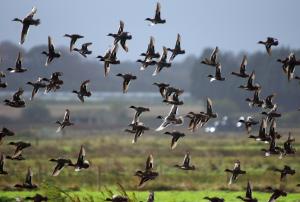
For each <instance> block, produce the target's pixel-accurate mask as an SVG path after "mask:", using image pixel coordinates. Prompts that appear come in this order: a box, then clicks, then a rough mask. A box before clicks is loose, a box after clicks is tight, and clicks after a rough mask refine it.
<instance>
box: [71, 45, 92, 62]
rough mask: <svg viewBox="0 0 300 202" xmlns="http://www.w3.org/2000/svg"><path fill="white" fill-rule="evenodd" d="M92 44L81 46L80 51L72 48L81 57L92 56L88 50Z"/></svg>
mask: <svg viewBox="0 0 300 202" xmlns="http://www.w3.org/2000/svg"><path fill="white" fill-rule="evenodd" d="M92 44H93V43H91V42H88V43H84V44H82V45H81V49H78V48H74V49H73V50H74V51H76V52H78V53H80V55H82V56H83V57H85V58H86V57H87V56H86V55H90V54H92V51H91V50H89V49H88V47H89V46H91V45H92Z"/></svg>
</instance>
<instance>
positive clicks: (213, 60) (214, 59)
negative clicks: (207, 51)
mask: <svg viewBox="0 0 300 202" xmlns="http://www.w3.org/2000/svg"><path fill="white" fill-rule="evenodd" d="M218 52H219V48H218V46H217V47H216V48H215V49H214V50H213V52H212V53H211V55H210V58H204V60H202V61H201V63H202V64H205V65H209V66H213V67H215V66H217V64H218V63H219V62H218Z"/></svg>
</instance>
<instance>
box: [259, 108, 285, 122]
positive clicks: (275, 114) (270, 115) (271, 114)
mask: <svg viewBox="0 0 300 202" xmlns="http://www.w3.org/2000/svg"><path fill="white" fill-rule="evenodd" d="M261 114H263V115H265V116H266V117H267V120H268V121H272V120H273V119H275V118H278V117H281V113H278V112H277V104H274V107H273V108H272V109H271V110H270V111H268V112H262V113H261Z"/></svg>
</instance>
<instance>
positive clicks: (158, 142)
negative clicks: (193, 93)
mask: <svg viewBox="0 0 300 202" xmlns="http://www.w3.org/2000/svg"><path fill="white" fill-rule="evenodd" d="M281 132H282V134H285V132H284V131H281ZM71 133H72V131H69V133H68V134H69V135H67V136H64V137H61V138H55V139H54V138H53V139H40V140H36V139H31V138H27V137H26V136H25V137H22V138H20V139H22V140H24V139H25V140H27V141H29V142H31V143H32V147H31V148H29V149H26V150H24V154H23V155H24V156H25V157H27V160H26V161H20V162H15V161H9V160H7V161H6V165H5V167H6V170H8V171H9V175H7V176H1V178H0V179H1V180H0V187H1V190H5V191H2V192H0V196H1V197H2V198H3V197H9V198H15V197H17V196H27V195H32V194H34V193H28V192H16V191H17V190H16V189H15V188H14V187H13V186H14V184H16V183H20V182H22V181H23V179H24V177H25V174H26V169H27V167H32V170H33V172H34V177H33V182H34V183H36V184H38V185H41V187H42V188H41V189H40V190H38V192H39V193H45V188H43V184H51V185H53V186H56V187H60V188H61V189H63V190H65V191H67V192H68V193H72V195H74V194H75V195H76V196H79V198H81V201H87V199H83V198H84V197H87V196H90V195H91V196H92V198H93V200H94V201H101V200H103V199H100V197H101V196H102V195H101V194H100V191H101V190H103V188H104V187H105V186H108V187H112V186H116V185H117V183H120V184H121V185H122V186H124V188H125V189H126V190H131V191H129V192H128V193H130V195H132V193H134V194H135V195H136V198H137V199H138V201H145V199H146V197H147V195H148V191H149V190H154V191H155V192H156V201H159V202H169V201H170V202H172V201H176V202H182V201H193V202H194V201H205V200H203V197H204V196H206V195H207V196H218V197H224V198H225V199H227V200H226V201H230V202H234V201H238V200H237V199H236V196H238V195H242V196H244V194H245V193H244V190H245V187H246V184H247V181H248V180H250V181H251V183H252V185H253V187H254V195H255V196H256V197H257V198H258V199H260V200H259V201H267V198H268V197H269V196H270V193H263V192H264V191H265V187H266V186H272V187H274V188H278V187H279V186H280V179H279V178H280V174H279V173H275V172H273V171H271V169H272V168H274V167H278V168H281V167H283V165H285V164H287V165H289V166H291V167H292V168H293V169H295V170H296V171H298V170H300V164H299V159H300V158H299V157H300V156H299V153H297V154H296V155H295V156H289V157H285V158H283V159H281V160H280V159H278V157H276V156H271V157H268V158H267V157H265V156H264V155H263V152H261V149H262V148H264V147H266V146H267V145H265V144H263V143H257V142H254V141H252V140H250V139H248V138H247V136H246V135H240V136H237V135H234V134H232V135H225V134H218V135H215V136H211V135H204V134H199V133H195V134H187V136H186V137H185V138H183V139H181V140H180V141H179V144H178V146H177V148H175V150H173V151H172V150H170V138H169V136H166V135H163V134H152V133H151V132H148V133H146V134H144V135H143V136H142V137H141V138H140V139H139V141H138V143H137V144H131V139H132V136H131V135H129V134H126V133H121V134H119V135H114V134H102V135H98V136H84V135H82V136H80V137H79V136H75V137H72V136H71V135H70V134H71ZM295 137H296V140H297V136H295ZM283 139H285V136H284V137H283ZM10 140H17V139H9V138H8V139H6V142H4V143H3V144H2V146H1V147H2V148H3V149H2V150H1V151H2V152H4V153H5V154H8V153H11V152H13V148H11V147H9V146H7V145H6V144H7V142H9V141H10ZM282 141H283V140H280V142H282ZM81 144H83V145H84V146H85V148H86V153H87V159H88V160H89V161H90V162H91V167H90V168H89V169H88V170H84V171H82V172H79V173H76V172H74V171H73V169H71V168H66V169H64V170H63V171H62V172H61V174H60V175H59V176H58V177H52V176H51V173H52V170H53V168H54V166H55V165H54V164H53V163H51V162H49V159H50V158H57V157H66V158H71V159H72V161H76V158H77V154H78V151H79V148H80V145H81ZM299 146H300V145H299V143H298V142H296V144H295V147H296V149H297V148H300V147H299ZM186 151H190V153H191V157H192V164H193V165H195V166H196V170H195V171H182V170H178V169H176V168H175V167H174V165H175V164H179V163H181V162H182V159H183V156H184V154H185V152H186ZM150 153H151V154H153V156H154V168H155V170H156V171H158V172H159V174H160V175H159V177H158V178H157V179H156V180H155V181H150V182H149V183H148V184H146V186H145V187H144V188H142V189H141V190H138V189H137V184H138V179H137V178H136V177H134V176H133V175H134V173H135V171H136V170H137V169H143V168H144V166H145V161H146V158H147V155H148V154H150ZM237 159H239V160H240V161H241V166H242V169H244V170H246V171H247V174H246V175H245V176H241V177H240V178H239V179H238V181H237V183H235V184H233V185H231V186H228V185H227V182H228V176H227V174H226V173H225V172H224V169H225V168H232V166H233V162H234V161H235V160H237ZM298 183H300V172H296V174H295V175H293V176H288V178H287V181H286V182H283V185H284V187H285V190H287V192H288V193H289V194H288V197H286V198H281V199H280V200H278V201H282V202H283V201H286V202H293V201H297V199H300V194H299V191H300V188H297V187H296V184H298ZM208 190H209V191H208ZM105 194H107V193H105ZM298 201H299V200H298Z"/></svg>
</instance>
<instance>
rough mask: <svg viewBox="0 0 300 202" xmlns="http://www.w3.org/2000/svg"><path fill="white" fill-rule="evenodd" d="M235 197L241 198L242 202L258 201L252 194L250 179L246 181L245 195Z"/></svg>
mask: <svg viewBox="0 0 300 202" xmlns="http://www.w3.org/2000/svg"><path fill="white" fill-rule="evenodd" d="M236 198H237V199H241V200H242V201H244V202H258V200H257V199H256V198H254V197H253V196H252V188H251V184H250V181H248V183H247V189H246V196H245V197H242V196H238V197H236Z"/></svg>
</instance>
